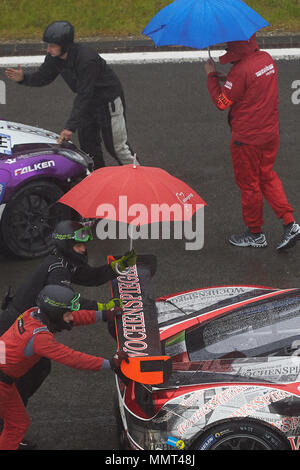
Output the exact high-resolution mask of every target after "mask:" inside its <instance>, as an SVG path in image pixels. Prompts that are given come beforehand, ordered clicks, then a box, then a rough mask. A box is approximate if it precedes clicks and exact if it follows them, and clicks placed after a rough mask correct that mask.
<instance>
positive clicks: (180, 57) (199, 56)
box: [0, 48, 300, 67]
mask: <svg viewBox="0 0 300 470" xmlns="http://www.w3.org/2000/svg"><path fill="white" fill-rule="evenodd" d="M263 50H265V51H266V52H268V53H269V54H271V56H272V57H273V58H274V59H275V60H294V59H299V58H300V48H288V49H263ZM224 53H225V51H222V50H219V51H211V56H212V57H213V58H215V59H217V58H218V57H219V56H220V55H222V54H224ZM101 56H102V57H103V58H104V59H105V60H106V61H107V63H109V64H149V63H167V62H175V63H178V62H203V61H206V60H207V59H208V52H207V51H169V52H129V53H113V54H105V53H104V54H101ZM44 58H45V55H38V56H15V57H14V56H12V57H0V67H15V66H17V65H18V64H20V65H21V66H22V67H36V66H39V65H40V64H41V63H42V62H43V61H44Z"/></svg>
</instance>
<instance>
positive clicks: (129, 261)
mask: <svg viewBox="0 0 300 470" xmlns="http://www.w3.org/2000/svg"><path fill="white" fill-rule="evenodd" d="M136 258H137V256H136V252H135V251H134V250H131V251H129V253H126V254H125V255H124V256H122V258H119V259H116V260H115V261H112V262H111V263H110V265H111V267H112V269H113V270H114V271H115V272H116V264H118V269H119V271H121V272H122V271H124V270H125V269H126V268H128V267H131V266H134V265H135V264H136Z"/></svg>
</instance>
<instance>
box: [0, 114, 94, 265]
mask: <svg viewBox="0 0 300 470" xmlns="http://www.w3.org/2000/svg"><path fill="white" fill-rule="evenodd" d="M57 138H58V135H57V134H55V133H53V132H50V131H47V130H44V129H40V128H37V127H32V126H27V125H24V124H19V123H15V122H9V121H2V120H0V240H1V245H2V246H3V247H4V248H5V249H6V250H7V251H9V252H10V253H12V254H14V255H17V256H19V257H22V258H35V257H38V256H43V255H45V254H47V253H48V252H49V251H50V249H51V238H50V237H49V235H50V233H51V232H52V230H53V228H54V225H55V224H56V222H57V221H58V220H60V219H63V218H66V217H71V216H72V214H71V213H70V209H69V208H68V207H66V206H64V205H63V204H59V203H57V200H58V199H59V198H60V197H61V196H62V195H63V193H64V192H66V191H67V190H69V189H70V187H71V186H73V185H74V184H76V183H77V182H78V181H79V180H81V179H82V178H84V177H85V176H86V175H87V174H88V173H89V172H90V171H92V170H93V160H92V159H91V158H90V157H89V156H88V155H87V154H85V153H84V152H82V151H81V150H78V148H77V147H76V146H75V145H74V144H72V143H70V142H66V143H64V144H62V145H58V144H57Z"/></svg>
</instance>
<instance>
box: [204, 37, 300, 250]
mask: <svg viewBox="0 0 300 470" xmlns="http://www.w3.org/2000/svg"><path fill="white" fill-rule="evenodd" d="M227 46H228V47H227V52H226V54H225V55H223V56H221V57H220V59H219V60H220V63H221V64H228V63H232V64H233V66H232V67H231V69H230V71H229V73H228V74H227V75H224V74H222V73H220V72H218V71H217V70H216V66H215V63H214V61H213V60H212V59H209V60H208V61H207V63H206V64H205V70H206V73H207V87H208V91H209V93H210V96H211V99H212V101H213V103H214V104H215V105H216V107H217V108H218V109H220V110H222V111H223V110H226V109H229V116H228V117H229V124H230V127H231V131H232V139H231V156H232V162H233V169H234V175H235V180H236V182H237V184H238V186H239V188H240V190H241V197H242V213H243V219H244V223H245V225H246V227H247V231H246V232H244V233H241V234H235V235H232V236H231V237H230V239H229V241H230V243H231V244H233V245H235V246H241V247H245V246H253V247H265V246H267V240H266V236H265V234H264V233H263V231H262V226H263V224H264V220H263V199H264V198H265V199H266V200H267V202H268V203H269V204H270V205H271V207H272V209H273V211H274V212H275V214H276V216H277V217H278V218H279V219H282V220H283V224H284V233H283V236H282V238H281V241H280V242H279V243H278V245H277V249H278V250H281V249H284V248H288V247H290V246H292V245H293V244H294V243H295V242H296V241H297V240H299V239H300V226H299V225H298V224H297V223H296V222H295V220H294V216H293V212H294V209H293V207H292V206H291V205H290V204H289V202H288V200H287V197H286V194H285V191H284V189H283V186H282V183H281V180H280V179H279V177H278V175H277V174H276V172H275V171H274V170H273V165H274V163H275V159H276V155H277V151H278V145H279V118H278V101H279V99H278V78H277V68H276V64H275V62H274V61H273V59H272V57H271V56H270V55H269V54H268V53H267V52H264V51H261V50H260V49H259V47H258V45H257V42H256V37H255V35H253V36H252V37H251V38H250V39H249V41H233V42H229V43H228V44H227ZM223 81H224V82H225V83H224V85H223V86H221V84H220V82H223Z"/></svg>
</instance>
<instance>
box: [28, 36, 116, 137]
mask: <svg viewBox="0 0 300 470" xmlns="http://www.w3.org/2000/svg"><path fill="white" fill-rule="evenodd" d="M58 75H61V76H62V78H63V79H64V81H65V82H66V83H67V85H68V86H69V88H70V89H71V90H72V91H73V92H74V93H76V97H75V99H74V102H73V108H72V111H71V115H70V117H69V119H68V121H67V122H66V124H65V129H69V130H70V131H72V132H75V130H76V129H77V128H80V127H82V126H83V125H84V123H85V122H86V121H87V120H89V119H90V115H93V114H96V115H97V116H98V119H99V120H100V121H101V122H102V123H103V124H105V119H106V114H105V107H104V106H103V105H104V104H107V103H109V102H110V101H114V100H115V98H117V97H118V96H123V90H122V86H121V83H120V81H119V79H118V77H117V76H116V74H115V73H114V71H113V70H112V69H111V68H110V67H109V66H108V65H107V64H106V61H105V60H104V59H103V58H102V57H100V56H99V54H98V53H97V51H96V50H94V49H93V48H92V47H90V46H89V45H86V44H79V43H74V44H72V45H71V46H70V47H69V48H68V56H67V59H66V60H63V59H61V58H59V57H51V55H49V54H47V55H46V57H45V60H44V62H43V63H42V65H41V66H40V67H39V68H38V70H37V71H35V72H32V73H29V72H26V73H24V79H23V81H22V82H19V84H21V85H27V86H33V87H41V86H45V85H49V84H50V83H51V82H53V81H54V80H55V79H56V78H57V76H58Z"/></svg>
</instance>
